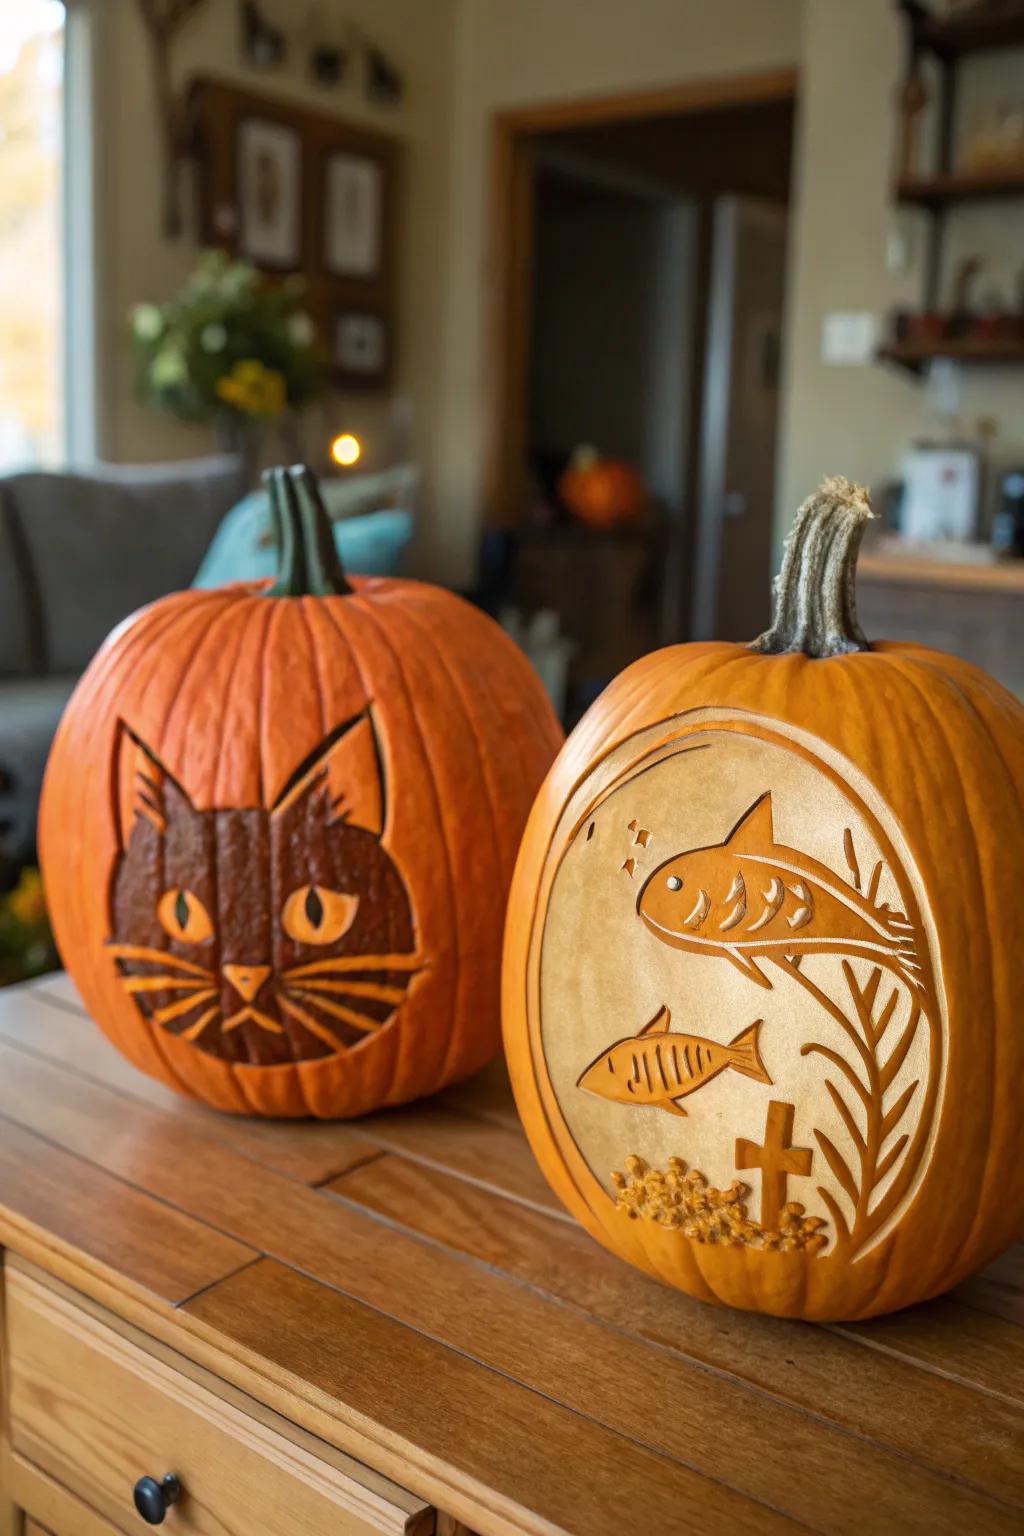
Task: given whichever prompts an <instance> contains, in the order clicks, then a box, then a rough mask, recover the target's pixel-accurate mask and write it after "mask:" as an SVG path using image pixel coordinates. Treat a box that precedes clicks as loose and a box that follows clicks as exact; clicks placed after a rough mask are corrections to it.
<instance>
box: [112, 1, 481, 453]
mask: <svg viewBox="0 0 1024 1536" xmlns="http://www.w3.org/2000/svg"><path fill="white" fill-rule="evenodd" d="M455 5H456V0H346V6H345V10H346V14H347V15H349V16H351V18H352V19H353V20H354V21H355V22H356V23H357V24H362V25H364V26H365V28H366V30H367V31H368V32H369V33H370V35H371V36H372V37H373V38H374V39H375V40H377V41H378V42H379V44H380V46H381V47H382V48H383V49H384V51H385V52H386V53H387V54H388V55H389V56H390V57H392V58H394V60H395V61H396V62H397V64H398V65H399V67H400V68H401V69H402V70H403V71H404V72H405V74H406V77H407V81H408V90H407V94H406V98H405V100H404V101H403V103H402V104H401V105H400V106H399V107H397V108H388V107H373V106H370V105H368V104H367V103H366V102H365V100H364V97H363V94H362V91H361V90H360V89H356V88H355V87H353V86H349V87H347V88H343V89H338V90H325V89H323V88H319V87H317V86H315V85H313V84H311V83H310V82H309V80H308V79H307V78H305V76H304V73H303V70H302V66H301V63H298V62H297V63H295V64H294V66H291V67H289V69H287V70H283V71H280V72H279V71H265V72H263V71H257V70H253V69H251V68H248V67H247V66H244V65H243V64H242V63H241V60H240V56H239V44H238V6H237V3H236V0H207V3H206V5H205V6H203V7H202V8H201V9H200V10H199V11H198V12H197V13H196V14H195V16H194V17H193V18H192V19H191V20H190V21H189V22H188V24H187V25H186V26H185V27H184V28H183V30H182V31H181V33H180V34H179V37H178V39H177V42H176V44H175V48H174V64H175V72H176V75H177V77H178V79H179V80H185V79H186V78H188V77H189V76H192V75H194V74H197V73H200V72H202V73H205V74H212V75H218V76H220V77H222V78H225V79H233V80H236V81H238V82H239V83H244V84H245V85H246V86H247V87H248V88H249V89H253V90H264V89H265V90H266V91H268V92H273V93H276V94H281V95H286V96H290V97H294V98H295V99H297V100H300V101H302V102H303V103H304V104H306V105H308V106H309V107H310V108H312V109H315V110H319V111H328V112H329V111H332V110H333V111H337V112H338V114H339V115H341V116H345V117H349V118H352V119H354V120H358V121H361V122H365V123H368V124H370V125H371V126H373V127H375V128H379V129H381V130H383V131H385V132H391V133H394V134H396V135H397V136H398V137H399V138H400V139H401V140H402V142H403V144H404V146H405V151H404V152H405V163H404V178H403V200H402V208H401V213H400V228H401V266H400V292H401V314H400V320H399V335H400V349H399V372H398V382H397V389H398V392H399V393H401V394H404V395H407V396H409V397H412V398H414V399H415V401H416V404H417V408H418V412H419V414H418V419H417V420H416V423H415V433H416V439H417V441H416V449H417V452H418V453H419V455H420V457H421V458H422V459H424V460H425V461H426V462H427V463H428V465H429V464H430V462H431V457H432V444H433V442H434V438H435V433H434V430H433V420H432V414H433V410H434V406H433V401H434V397H435V390H436V385H435V380H436V370H437V358H438V355H439V352H440V347H441V336H440V323H441V321H440V314H441V305H440V294H441V288H442V282H443V270H444V245H445V231H446V229H447V224H448V152H449V141H450V127H449V109H450V102H451V96H452V67H453V62H454V17H455ZM296 9H297V10H298V9H299V8H298V7H297V8H296ZM138 11H139V7H138V5H137V4H136V3H135V0H97V17H98V26H97V40H98V42H99V44H100V50H101V51H100V58H99V73H100V84H101V90H100V94H99V100H98V103H97V106H98V114H99V122H98V125H97V127H98V133H99V147H100V156H101V178H102V182H101V187H100V192H99V218H98V221H97V225H98V233H99V236H100V239H101V242H102V250H101V252H100V274H101V282H100V292H99V300H100V315H101V324H102V335H101V338H100V339H101V344H102V348H103V356H104V368H103V375H104V377H103V386H102V388H103V395H102V399H101V402H100V405H101V412H100V414H101V443H100V448H101V452H102V453H103V454H104V455H105V456H108V457H112V458H118V459H131V460H134V459H139V460H146V459H159V458H165V457H166V458H171V457H180V456H182V455H187V454H192V453H203V452H206V451H207V450H208V449H209V447H210V445H211V437H210V434H209V432H208V431H205V430H203V429H199V428H189V427H184V426H181V425H179V424H177V423H175V422H173V421H171V420H168V419H167V418H164V417H161V416H158V415H155V414H154V413H153V412H152V411H150V410H148V409H146V408H144V407H143V406H141V405H140V404H139V403H138V402H137V401H136V400H135V398H134V393H133V377H132V375H133V368H132V358H131V351H130V347H129V346H128V344H127V338H128V329H127V320H126V316H127V312H128V310H129V307H130V306H131V305H132V304H133V303H135V302H137V301H138V300H140V299H163V298H166V297H167V296H168V295H169V294H171V293H172V292H173V291H174V290H175V288H176V287H177V285H178V284H179V283H180V282H181V281H182V279H183V278H184V276H185V275H186V273H187V272H188V270H189V268H190V267H191V265H192V263H193V262H194V260H195V256H196V246H195V244H194V241H193V240H192V239H191V238H186V239H183V240H181V241H179V242H177V243H175V244H170V243H168V242H166V241H164V240H163V239H161V237H160V233H159V228H160V205H159V196H160V191H159V183H158V180H157V177H156V173H155V167H156V165H157V163H158V159H157V142H158V141H157V127H156V114H155V107H154V104H153V99H152V89H151V77H150V59H149V54H148V48H147V45H146V39H145V36H144V33H143V29H142V24H141V21H140V20H139V15H138ZM290 65H291V61H290ZM190 192H191V188H188V189H187V195H186V210H187V213H188V216H189V223H190V227H191V225H192V223H193V222H194V215H193V201H192V198H191V196H189V195H188V194H189V193H190ZM335 416H336V421H337V423H338V424H339V425H341V424H345V425H353V426H354V427H355V429H356V430H357V431H361V432H362V433H363V434H364V435H365V437H366V440H367V450H368V454H369V456H370V457H371V458H372V456H373V453H374V450H375V449H379V450H380V451H384V443H385V440H386V437H387V430H388V408H387V406H386V404H383V403H382V402H381V401H380V400H379V399H374V398H373V397H372V396H370V397H363V399H362V400H360V399H359V398H356V397H353V398H350V399H343V400H341V401H339V402H337V403H336V412H335ZM326 425H327V423H326V422H325V424H324V426H325V429H326Z"/></svg>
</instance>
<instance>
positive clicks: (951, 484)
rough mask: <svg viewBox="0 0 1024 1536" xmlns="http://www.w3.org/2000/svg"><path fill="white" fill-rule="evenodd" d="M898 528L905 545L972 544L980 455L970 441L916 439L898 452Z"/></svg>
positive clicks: (978, 505) (978, 499) (979, 485)
mask: <svg viewBox="0 0 1024 1536" xmlns="http://www.w3.org/2000/svg"><path fill="white" fill-rule="evenodd" d="M901 469H902V480H903V499H902V506H901V512H900V532H901V534H902V536H903V537H904V538H905V539H906V540H908V541H909V542H911V543H915V544H922V543H923V544H928V543H934V542H942V543H948V542H953V543H962V544H969V543H972V542H973V541H974V540H975V539H977V537H978V522H979V515H980V509H981V491H982V465H981V455H980V453H979V451H978V449H977V447H976V445H975V444H973V443H942V444H940V443H918V444H915V445H914V446H913V447H912V448H911V449H910V450H909V451H908V452H907V453H905V454H904V456H903V463H902V466H901Z"/></svg>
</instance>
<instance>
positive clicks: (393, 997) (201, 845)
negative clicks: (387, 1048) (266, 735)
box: [109, 710, 421, 1066]
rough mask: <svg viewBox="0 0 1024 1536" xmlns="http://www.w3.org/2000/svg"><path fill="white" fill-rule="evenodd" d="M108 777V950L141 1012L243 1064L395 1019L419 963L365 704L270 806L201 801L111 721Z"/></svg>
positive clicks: (298, 1051) (309, 1052) (351, 1036)
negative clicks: (117, 835)
mask: <svg viewBox="0 0 1024 1536" xmlns="http://www.w3.org/2000/svg"><path fill="white" fill-rule="evenodd" d="M117 784H118V790H117V793H118V811H119V824H120V828H121V853H120V855H119V857H118V860H117V863H116V865H115V868H114V872H113V879H112V882H111V889H110V931H111V938H110V944H109V949H110V952H111V955H112V956H113V958H114V962H115V964H116V966H117V969H118V974H119V977H120V979H121V982H122V985H123V986H124V988H125V990H126V991H127V992H128V993H129V994H130V995H131V996H132V998H133V1000H134V1002H135V1005H136V1007H137V1008H138V1009H139V1011H140V1013H141V1014H142V1016H143V1018H144V1019H146V1020H147V1021H148V1022H149V1023H150V1024H152V1025H154V1026H156V1027H157V1028H159V1029H162V1030H166V1031H167V1032H168V1033H169V1034H173V1035H177V1036H179V1037H180V1038H182V1039H185V1040H188V1041H189V1042H190V1043H191V1044H192V1045H194V1046H195V1047H196V1048H197V1049H198V1050H200V1051H204V1052H206V1053H207V1054H208V1055H211V1056H215V1057H218V1058H219V1059H221V1060H223V1061H228V1062H238V1063H245V1064H251V1065H256V1066H272V1065H277V1064H282V1063H291V1062H297V1061H307V1060H314V1059H318V1058H324V1057H328V1056H332V1055H336V1054H338V1053H341V1052H345V1051H347V1050H349V1049H351V1048H352V1047H353V1046H356V1045H358V1044H359V1043H360V1042H361V1041H363V1040H366V1039H368V1038H369V1037H370V1036H372V1035H374V1034H376V1033H377V1032H378V1031H379V1030H381V1029H383V1028H386V1027H387V1026H388V1024H389V1023H391V1022H392V1021H393V1020H394V1018H395V1017H396V1015H397V1012H398V1010H399V1008H400V1006H401V1003H402V1001H403V999H404V997H405V995H406V991H407V989H408V987H409V985H410V983H411V981H412V979H413V977H414V975H415V973H416V971H417V970H418V969H420V968H421V962H420V961H418V960H417V957H416V935H415V925H414V920H413V913H412V907H411V903H410V899H409V894H408V891H407V889H406V886H405V882H404V880H403V878H402V875H401V873H400V871H399V869H398V866H397V865H396V863H395V861H394V859H393V858H392V857H391V855H390V854H389V853H388V851H387V849H386V848H385V847H384V845H383V843H382V841H381V835H382V832H383V829H384V821H385V811H386V786H385V779H384V773H383V763H382V758H381V752H380V746H379V743H378V741H377V736H376V732H375V729H374V723H373V717H372V714H371V712H370V711H369V710H366V711H364V712H363V713H362V714H360V715H357V716H356V717H355V718H354V719H352V720H349V721H347V722H346V723H345V724H343V725H341V726H339V727H338V728H337V729H336V730H334V731H332V732H331V733H330V734H329V735H328V736H326V737H325V738H324V740H323V741H322V742H321V743H320V745H319V746H318V747H317V749H316V750H315V752H313V753H312V754H311V755H310V756H309V757H307V758H306V759H305V760H304V761H303V762H301V763H300V764H298V765H297V766H296V769H295V772H294V773H293V774H292V776H291V778H290V779H289V780H288V782H287V784H286V785H285V787H284V788H283V789H282V791H281V792H280V794H279V795H278V796H277V798H276V800H275V801H274V802H273V804H272V805H271V806H270V807H269V808H264V807H240V808H236V807H228V806H225V807H216V808H214V809H210V810H206V809H199V808H198V807H197V806H195V805H194V804H193V802H192V800H191V798H190V796H189V794H188V792H187V790H186V789H185V788H184V787H183V786H182V785H181V784H180V783H179V782H178V781H177V780H176V779H175V778H174V777H173V776H172V775H171V774H170V773H169V772H168V770H167V769H166V768H165V767H164V765H163V764H162V763H161V762H160V760H159V758H158V757H157V756H156V754H155V753H154V752H153V751H151V750H150V748H149V747H148V746H147V745H146V744H145V743H144V742H143V741H142V740H141V739H140V738H139V737H138V736H137V735H135V734H134V732H132V731H131V730H130V729H129V727H128V726H126V725H124V724H123V723H122V725H121V728H120V733H119V744H118V753H117Z"/></svg>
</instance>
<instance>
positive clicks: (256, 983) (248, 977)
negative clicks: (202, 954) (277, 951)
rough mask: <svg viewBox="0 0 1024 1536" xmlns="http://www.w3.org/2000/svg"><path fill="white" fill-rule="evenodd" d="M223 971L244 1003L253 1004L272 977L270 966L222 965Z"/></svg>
mask: <svg viewBox="0 0 1024 1536" xmlns="http://www.w3.org/2000/svg"><path fill="white" fill-rule="evenodd" d="M221 970H222V971H223V973H224V975H225V976H226V977H227V979H228V981H229V982H230V983H231V985H232V986H233V987H234V989H235V991H236V992H237V993H238V995H239V997H240V998H241V999H242V1001H243V1002H244V1003H251V1002H252V1001H253V999H254V998H255V996H256V994H257V993H258V992H259V990H260V987H262V985H263V983H264V982H265V981H266V979H267V977H268V976H269V975H270V966H269V965H222V966H221Z"/></svg>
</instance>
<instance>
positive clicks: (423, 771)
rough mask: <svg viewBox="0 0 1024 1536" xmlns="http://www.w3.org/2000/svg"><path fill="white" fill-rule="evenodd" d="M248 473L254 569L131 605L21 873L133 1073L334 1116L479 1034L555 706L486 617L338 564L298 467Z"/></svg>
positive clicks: (308, 478)
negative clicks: (253, 495) (259, 530)
mask: <svg viewBox="0 0 1024 1536" xmlns="http://www.w3.org/2000/svg"><path fill="white" fill-rule="evenodd" d="M268 479H269V491H270V497H271V508H272V513H273V516H274V519H275V521H276V523H277V528H278V534H279V545H280V548H281V551H282V556H281V571H280V576H279V579H278V580H277V582H276V583H274V584H273V585H272V586H270V587H269V588H268V585H267V584H266V583H261V584H239V585H236V586H229V587H224V588H221V589H219V590H216V591H189V592H181V593H178V594H176V595H174V596H172V597H168V598H166V599H164V600H163V601H161V602H158V603H155V604H154V605H153V606H152V607H150V608H147V609H144V610H143V611H142V612H141V613H139V614H137V615H135V617H134V618H132V619H130V620H129V621H128V622H127V623H126V624H124V625H122V626H121V627H120V628H119V629H118V630H117V631H116V632H115V633H114V634H113V635H112V636H111V637H110V639H109V640H108V641H107V642H106V644H105V645H104V646H103V648H102V649H101V650H100V652H99V654H98V655H97V656H96V658H95V659H94V661H93V662H92V664H91V666H90V667H89V669H88V671H87V672H86V673H85V675H84V677H83V678H82V680H81V682H80V683H79V685H78V687H77V689H76V690H75V693H74V695H73V697H72V699H71V701H70V703H69V705H68V707H67V711H66V713H65V716H64V719H63V721H62V722H61V725H60V729H59V731H58V734H57V738H56V741H55V743H54V746H53V750H52V753H51V757H50V762H49V765H48V768H47V774H46V781H45V785H44V793H43V803H42V810H41V825H40V836H41V853H42V859H43V865H44V874H45V881H46V890H47V897H48V900H49V903H50V907H51V911H52V916H53V923H54V930H55V933H56V937H57V941H58V944H59V947H60V951H61V954H62V956H63V959H64V961H65V964H66V965H67V968H68V970H69V971H70V973H71V975H72V977H73V978H74V980H75V982H76V984H77V986H78V988H79V990H80V992H81V994H82V996H83V998H84V1000H85V1002H86V1004H87V1006H88V1008H89V1010H90V1012H91V1013H92V1014H93V1015H94V1016H95V1018H96V1019H97V1020H98V1022H99V1024H100V1025H101V1027H102V1028H103V1029H104V1030H105V1032H106V1033H107V1034H108V1035H109V1036H110V1038H111V1040H112V1041H113V1042H114V1044H115V1045H116V1046H118V1048H119V1049H120V1050H121V1051H123V1052H124V1054H125V1055H126V1056H127V1057H128V1058H129V1059H130V1060H131V1061H133V1062H134V1063H135V1065H136V1066H138V1067H140V1068H141V1069H142V1070H143V1071H144V1072H148V1073H150V1074H151V1075H152V1076H154V1077H158V1078H162V1079H164V1080H165V1081H166V1082H168V1083H170V1084H171V1085H172V1086H173V1087H175V1088H178V1089H180V1090H181V1091H182V1092H183V1093H186V1094H189V1095H192V1096H193V1097H195V1098H198V1099H203V1100H205V1101H206V1102H207V1103H209V1104H212V1105H215V1106H217V1107H218V1108H221V1109H227V1110H236V1111H241V1112H243V1113H251V1114H259V1115H282V1116H285V1115H307V1114H312V1115H320V1116H342V1115H356V1114H361V1113H363V1112H365V1111H367V1110H370V1109H373V1108H375V1107H376V1106H377V1105H381V1104H396V1103H400V1102H402V1101H403V1100H407V1099H411V1098H414V1097H416V1096H417V1095H420V1094H425V1093H430V1092H432V1091H434V1090H435V1089H438V1088H440V1087H442V1086H443V1085H444V1084H446V1083H450V1082H452V1081H454V1080H456V1079H458V1078H461V1077H465V1076H466V1075H467V1074H469V1073H471V1072H474V1071H476V1069H477V1068H479V1067H480V1066H482V1065H483V1064H484V1063H485V1062H486V1061H487V1060H488V1059H489V1058H490V1057H491V1056H492V1055H493V1053H494V1051H495V1049H496V1048H497V1045H498V1042H499V1026H498V990H499V969H500V942H501V925H502V920H503V913H504V900H505V895H506V892H507V889H508V884H509V880H510V878H511V873H512V865H513V861H514V858H515V851H516V847H517V844H518V840H519V836H520V833H521V831H522V828H523V824H524V822H525V819H526V814H527V811H528V809H529V805H530V802H531V800H532V798H533V796H534V794H535V793H536V790H537V787H538V785H539V783H540V780H541V778H542V776H543V774H544V771H545V770H546V768H547V767H548V765H549V764H550V762H551V759H552V757H553V756H554V753H555V751H556V749H557V747H558V744H559V741H560V739H561V732H560V730H559V727H558V725H557V723H556V720H555V718H554V715H553V713H552V710H551V707H550V705H549V703H548V700H547V697H546V695H545V694H544V692H543V689H542V687H541V685H540V682H539V680H538V679H537V677H536V675H535V674H534V673H533V671H532V670H531V668H530V667H529V665H528V663H527V661H526V660H525V658H524V657H523V655H522V654H521V653H520V652H519V650H518V649H517V648H516V647H515V646H514V645H513V643H512V642H511V641H510V640H509V639H508V638H507V637H506V636H505V635H504V634H503V633H502V632H501V630H500V629H499V628H498V627H497V626H496V625H495V624H493V623H492V622H491V620H490V619H488V618H486V617H485V616H484V615H483V614H482V613H480V612H478V611H477V610H475V609H474V608H472V607H470V606H469V605H468V604H467V603H465V602H463V601H462V600H461V599H459V598H457V597H455V596H453V595H451V594H450V593H447V592H444V591H442V590H440V589H439V588H436V587H431V586H426V585H422V584H420V583H418V582H412V581H398V580H392V579H376V578H375V579H365V580H363V579H358V578H353V579H352V580H351V581H349V580H348V579H347V578H346V577H345V575H344V572H343V571H342V569H341V567H340V565H339V563H338V560H337V556H336V554H335V551H334V545H333V542H332V539H331V533H330V528H329V525H328V521H327V517H326V514H325V512H324V510H323V507H322V505H321V502H320V499H319V495H318V492H317V487H316V482H315V480H314V479H313V477H312V475H311V474H310V473H309V472H308V471H307V470H299V471H288V470H277V471H273V472H272V473H271V475H270V476H269V477H268Z"/></svg>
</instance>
